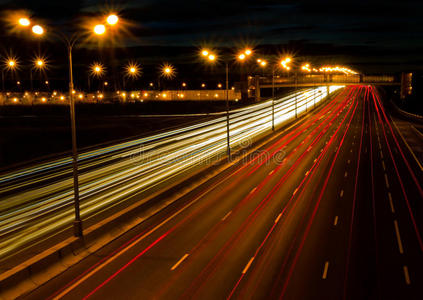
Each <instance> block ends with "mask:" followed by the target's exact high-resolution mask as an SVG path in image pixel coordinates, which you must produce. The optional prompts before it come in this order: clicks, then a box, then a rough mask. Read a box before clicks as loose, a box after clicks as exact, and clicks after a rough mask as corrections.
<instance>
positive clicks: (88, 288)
mask: <svg viewBox="0 0 423 300" xmlns="http://www.w3.org/2000/svg"><path fill="white" fill-rule="evenodd" d="M381 101H382V100H381V99H380V98H379V94H378V93H377V90H376V89H375V88H373V87H370V86H350V87H347V88H345V89H344V90H343V91H342V92H341V93H339V95H338V96H337V97H336V98H334V99H333V100H332V101H330V102H327V103H326V105H324V106H322V107H321V108H319V109H318V110H316V111H314V112H313V113H311V114H310V115H309V117H308V118H306V119H304V120H303V121H302V122H299V123H297V124H296V125H295V126H293V127H291V128H289V129H288V130H286V131H284V132H280V133H278V134H279V136H278V137H277V138H276V139H274V140H272V142H269V143H268V144H267V145H266V146H264V147H263V148H262V149H261V151H259V152H258V153H256V154H255V155H253V156H251V157H250V158H249V160H247V161H243V162H242V163H239V164H237V165H236V166H234V167H233V168H231V169H230V170H228V171H227V172H223V173H222V174H220V175H219V176H217V177H216V178H214V179H213V180H211V181H209V182H208V183H207V184H204V185H203V186H201V187H199V188H198V189H197V190H196V191H195V193H191V194H189V195H187V196H186V197H184V198H182V199H181V200H180V201H178V203H177V204H174V205H172V206H170V207H168V208H166V209H165V210H163V211H162V212H160V213H158V214H157V215H155V216H154V217H152V218H150V219H149V220H148V221H147V222H145V223H143V224H142V225H140V226H138V227H137V228H134V229H133V230H131V231H130V232H128V233H127V234H126V235H125V236H122V237H121V238H120V239H118V240H116V241H115V242H113V243H111V244H110V245H108V246H107V247H105V248H103V249H101V250H100V251H98V252H97V253H93V254H92V255H91V256H89V257H88V258H87V259H85V260H83V261H82V262H80V263H79V264H77V265H75V266H74V267H72V268H70V269H69V270H68V271H66V272H65V273H63V274H62V275H60V276H58V277H56V278H55V279H53V280H51V281H49V282H48V283H47V284H45V285H43V286H41V287H40V288H39V289H37V290H35V291H34V292H32V293H31V294H29V295H26V296H25V297H24V298H25V299H44V298H49V299H54V298H64V299H88V298H90V299H230V298H233V299H422V297H423V284H422V283H423V255H422V254H423V243H422V233H421V232H422V230H423V228H422V227H423V219H422V218H423V207H422V201H423V191H422V187H421V185H422V174H421V171H420V170H419V169H418V168H417V167H416V165H415V161H413V160H412V158H411V154H410V153H409V152H408V150H407V148H406V147H405V145H404V144H403V142H402V140H401V139H400V138H399V136H398V133H397V132H396V129H395V128H394V127H393V126H392V124H391V119H390V117H389V115H388V114H387V112H386V111H385V110H384V107H383V103H382V102H381Z"/></svg>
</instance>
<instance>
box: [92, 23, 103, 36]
mask: <svg viewBox="0 0 423 300" xmlns="http://www.w3.org/2000/svg"><path fill="white" fill-rule="evenodd" d="M105 32H106V26H104V25H103V24H97V25H95V26H94V33H95V34H96V35H103V34H104V33H105Z"/></svg>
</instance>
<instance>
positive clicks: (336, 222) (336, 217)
mask: <svg viewBox="0 0 423 300" xmlns="http://www.w3.org/2000/svg"><path fill="white" fill-rule="evenodd" d="M336 225H338V216H335V220H333V226H336Z"/></svg>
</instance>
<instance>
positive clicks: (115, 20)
mask: <svg viewBox="0 0 423 300" xmlns="http://www.w3.org/2000/svg"><path fill="white" fill-rule="evenodd" d="M106 22H107V24H109V25H110V26H115V25H116V24H117V23H118V22H119V17H118V16H117V15H115V14H111V15H109V16H108V17H107V19H106Z"/></svg>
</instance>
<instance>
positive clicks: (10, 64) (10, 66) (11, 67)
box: [1, 56, 19, 92]
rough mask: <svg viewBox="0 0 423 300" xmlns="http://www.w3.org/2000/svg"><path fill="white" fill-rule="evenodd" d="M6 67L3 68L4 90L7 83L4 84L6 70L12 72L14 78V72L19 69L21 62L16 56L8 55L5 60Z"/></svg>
mask: <svg viewBox="0 0 423 300" xmlns="http://www.w3.org/2000/svg"><path fill="white" fill-rule="evenodd" d="M3 63H4V67H3V68H2V70H1V80H2V90H3V92H4V91H5V85H4V71H7V72H12V79H13V78H14V76H13V72H15V70H17V69H19V63H18V60H17V58H16V57H12V56H11V57H7V58H5V59H4V61H3Z"/></svg>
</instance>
